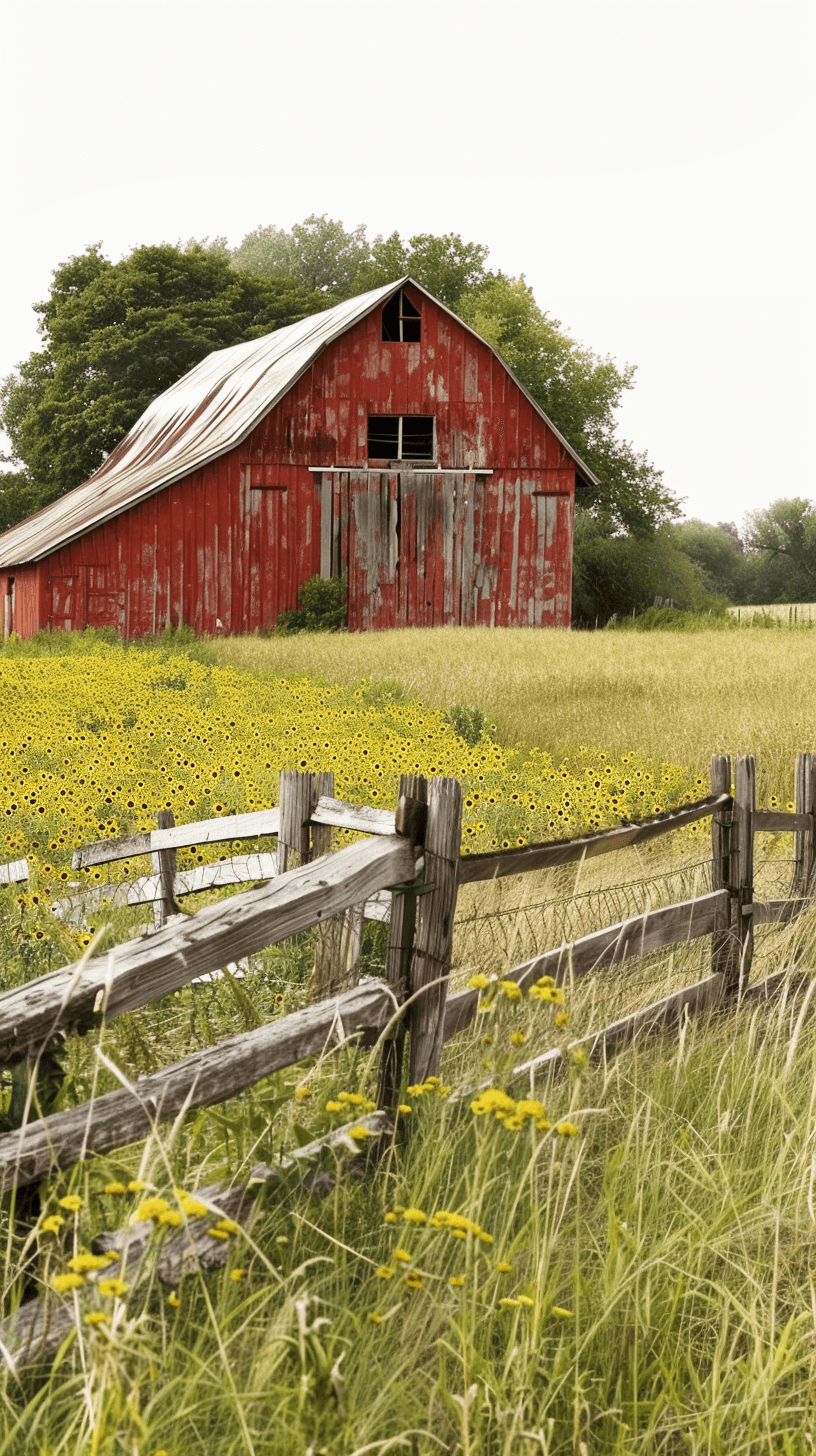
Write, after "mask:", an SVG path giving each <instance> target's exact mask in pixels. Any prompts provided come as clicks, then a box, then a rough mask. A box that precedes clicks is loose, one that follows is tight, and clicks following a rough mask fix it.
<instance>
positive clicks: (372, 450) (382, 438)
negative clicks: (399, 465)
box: [368, 415, 400, 460]
mask: <svg viewBox="0 0 816 1456" xmlns="http://www.w3.org/2000/svg"><path fill="white" fill-rule="evenodd" d="M399 425H400V422H399V415H369V419H368V456H369V459H370V460H371V459H374V460H398V459H399Z"/></svg>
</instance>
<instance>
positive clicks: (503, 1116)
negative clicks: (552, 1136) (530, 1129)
mask: <svg viewBox="0 0 816 1456" xmlns="http://www.w3.org/2000/svg"><path fill="white" fill-rule="evenodd" d="M470 1110H471V1112H472V1113H474V1114H475V1115H476V1117H493V1118H495V1120H496V1122H501V1123H503V1124H504V1126H505V1127H506V1128H509V1130H510V1131H511V1132H518V1131H520V1129H521V1128H523V1127H524V1124H525V1123H526V1122H534V1123H535V1125H536V1127H537V1128H538V1129H539V1131H540V1132H549V1130H550V1128H551V1127H552V1123H551V1122H548V1121H547V1109H546V1107H545V1106H544V1104H543V1102H537V1101H535V1099H534V1098H532V1097H524V1098H522V1100H521V1101H520V1102H516V1101H514V1099H513V1098H512V1097H508V1095H507V1093H506V1092H502V1091H500V1090H499V1088H498V1087H488V1088H487V1089H486V1091H484V1092H482V1093H481V1094H480V1096H478V1097H477V1098H476V1099H475V1101H474V1102H471V1104H470Z"/></svg>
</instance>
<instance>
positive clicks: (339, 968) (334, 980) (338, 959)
mask: <svg viewBox="0 0 816 1456" xmlns="http://www.w3.org/2000/svg"><path fill="white" fill-rule="evenodd" d="M314 792H315V795H316V796H317V797H318V801H319V798H320V797H321V796H322V797H323V798H324V799H327V800H329V801H330V802H332V803H334V802H337V801H336V800H335V799H334V774H333V773H324V774H318V775H317V777H316V781H315V785H314ZM311 842H312V849H313V852H314V853H315V854H328V853H329V851H330V850H331V845H332V831H331V826H330V825H328V824H316V823H315V822H314V818H313V819H312V827H311ZM364 918H365V906H363V905H352V906H351V908H350V909H348V910H344V912H343V914H342V915H335V916H332V917H331V919H329V920H324V921H323V922H322V923H321V925H320V928H319V930H318V931H317V934H316V935H315V958H314V969H313V971H312V977H311V980H310V982H309V992H310V994H311V996H312V997H313V998H314V999H315V1000H319V999H320V998H321V997H322V996H328V995H330V994H332V993H333V992H334V991H336V990H339V989H340V988H341V987H342V986H344V985H346V986H348V985H350V984H351V983H352V981H353V980H356V979H357V974H358V971H359V965H360V952H361V950H362V944H363V919H364Z"/></svg>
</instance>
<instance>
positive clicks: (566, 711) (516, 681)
mask: <svg viewBox="0 0 816 1456" xmlns="http://www.w3.org/2000/svg"><path fill="white" fill-rule="evenodd" d="M216 650H217V652H218V657H219V661H220V662H222V663H224V664H228V665H230V666H234V667H239V668H242V669H248V670H251V671H264V672H275V673H301V672H302V673H313V674H316V675H319V676H325V677H328V678H330V679H331V680H333V681H340V682H350V681H353V680H356V679H359V678H361V677H366V676H368V677H372V678H379V679H383V678H392V679H396V680H398V681H399V682H400V683H402V684H404V686H405V687H407V688H408V689H409V690H410V691H411V692H415V693H416V694H417V695H418V696H420V697H421V698H422V699H423V700H424V701H425V702H427V703H431V704H435V705H440V706H444V707H448V706H450V704H451V703H455V702H464V703H472V704H474V705H476V706H477V707H480V708H481V709H482V710H483V711H484V712H485V714H486V715H487V717H488V719H489V721H490V722H492V723H495V724H496V733H497V737H498V739H499V741H500V742H501V743H503V744H508V745H509V744H513V743H516V742H523V743H527V744H535V745H537V746H538V747H540V748H542V749H545V750H547V751H548V752H550V753H553V754H556V755H557V754H560V753H563V752H564V751H565V750H566V749H568V748H569V747H570V746H573V745H575V744H580V743H585V744H589V745H591V746H592V747H593V748H604V749H607V750H608V751H610V752H613V753H623V752H636V753H641V754H643V755H644V756H646V757H647V758H656V759H662V760H667V761H669V762H671V763H677V764H681V765H683V766H684V767H686V768H688V769H689V770H690V771H691V772H693V773H695V774H697V773H707V772H708V764H709V758H710V755H711V754H712V753H754V754H755V755H756V758H757V766H758V775H759V780H758V781H759V785H760V791H761V793H762V794H764V795H767V794H770V793H776V794H778V795H780V796H782V797H784V798H787V796H788V795H789V794H790V791H791V784H792V775H793V763H794V759H795V756H796V754H797V753H799V752H801V751H802V750H804V749H809V748H813V747H814V746H816V651H814V646H813V642H812V640H811V638H810V634H809V633H802V634H798V633H793V632H792V633H787V632H779V633H777V632H762V631H756V632H749V633H747V634H743V633H739V634H735V633H730V632H716V631H715V632H701V633H695V634H694V635H688V636H686V635H683V634H675V633H671V632H654V633H649V634H644V635H643V636H641V635H634V634H633V635H629V634H625V633H620V634H619V633H615V632H609V633H606V632H537V631H532V630H531V631H526V630H524V629H517V630H513V629H504V630H495V631H490V630H489V629H488V628H465V629H457V628H442V629H438V630H436V631H433V632H428V631H424V632H423V631H407V632H377V633H368V634H366V635H360V636H357V635H354V636H346V635H340V636H335V637H308V638H307V637H305V636H299V637H289V638H270V639H267V640H265V641H264V640H259V639H257V638H246V637H245V638H230V639H227V640H225V641H221V642H218V643H216Z"/></svg>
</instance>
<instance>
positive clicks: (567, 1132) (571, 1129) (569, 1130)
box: [555, 1122, 578, 1137]
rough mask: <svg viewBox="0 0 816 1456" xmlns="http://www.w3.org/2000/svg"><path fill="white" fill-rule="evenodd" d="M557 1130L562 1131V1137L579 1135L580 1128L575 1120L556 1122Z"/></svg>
mask: <svg viewBox="0 0 816 1456" xmlns="http://www.w3.org/2000/svg"><path fill="white" fill-rule="evenodd" d="M555 1130H556V1132H560V1134H561V1136H562V1137H577V1136H578V1128H577V1127H576V1126H575V1123H574V1122H557V1123H556V1124H555Z"/></svg>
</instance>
